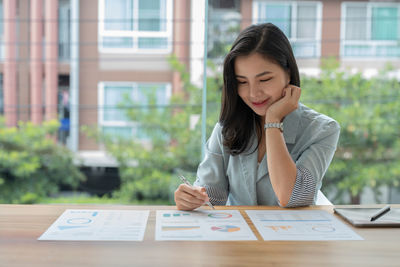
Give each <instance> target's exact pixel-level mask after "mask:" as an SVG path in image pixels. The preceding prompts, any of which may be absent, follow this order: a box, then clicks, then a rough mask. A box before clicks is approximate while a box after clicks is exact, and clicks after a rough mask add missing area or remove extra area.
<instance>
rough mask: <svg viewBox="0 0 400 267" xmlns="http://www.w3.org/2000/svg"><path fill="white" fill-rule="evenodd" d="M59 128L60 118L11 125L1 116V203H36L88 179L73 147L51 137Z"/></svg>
mask: <svg viewBox="0 0 400 267" xmlns="http://www.w3.org/2000/svg"><path fill="white" fill-rule="evenodd" d="M58 128H59V124H58V123H57V122H56V121H49V122H44V123H43V124H42V125H38V126H37V125H33V124H32V123H30V122H27V123H25V122H20V123H19V125H18V127H7V126H6V125H5V123H4V118H0V203H34V202H37V201H38V200H40V198H42V197H46V196H49V195H50V194H52V193H53V194H54V193H57V192H58V191H59V187H60V186H61V185H66V186H69V187H72V188H73V187H77V186H78V184H79V182H80V181H83V180H84V176H83V174H82V173H81V172H80V171H79V169H78V168H77V167H76V166H75V164H74V157H73V154H72V153H71V151H69V150H68V149H67V148H65V147H63V146H60V145H58V144H56V143H55V142H54V140H52V139H51V138H49V136H51V135H54V134H55V133H56V132H57V130H58Z"/></svg>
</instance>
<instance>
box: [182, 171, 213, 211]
mask: <svg viewBox="0 0 400 267" xmlns="http://www.w3.org/2000/svg"><path fill="white" fill-rule="evenodd" d="M179 178H180V179H181V180H182V182H183V183H184V184H186V185H188V186H190V187H193V186H192V185H191V184H190V183H189V181H188V180H187V179H186V178H185V177H184V176H183V175H182V174H179ZM206 204H207V205H208V206H209V207H210V208H212V209H213V210H215V208H214V206H213V205H212V204H211V203H210V201H206Z"/></svg>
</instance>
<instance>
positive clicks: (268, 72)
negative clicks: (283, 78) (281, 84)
mask: <svg viewBox="0 0 400 267" xmlns="http://www.w3.org/2000/svg"><path fill="white" fill-rule="evenodd" d="M270 73H272V72H270V71H263V72H261V73H259V74H257V75H256V77H260V76H263V75H265V74H270Z"/></svg>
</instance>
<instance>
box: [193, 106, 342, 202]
mask: <svg viewBox="0 0 400 267" xmlns="http://www.w3.org/2000/svg"><path fill="white" fill-rule="evenodd" d="M283 129H284V131H283V135H284V139H285V142H286V146H287V148H288V151H289V153H290V155H291V157H292V159H293V161H294V162H295V163H296V167H297V176H296V183H295V186H294V188H293V191H292V195H291V197H290V200H289V202H288V204H287V205H286V207H296V206H306V205H313V204H314V203H315V201H316V197H317V192H318V190H319V189H320V188H321V185H322V178H323V176H324V174H325V172H326V170H327V169H328V167H329V164H330V163H331V161H332V158H333V155H334V153H335V150H336V146H337V142H338V139H339V132H340V126H339V124H338V123H337V122H336V121H335V120H333V119H332V118H330V117H328V116H325V115H323V114H320V113H318V112H316V111H314V110H312V109H310V108H308V107H306V106H304V105H303V104H301V103H299V107H298V108H297V109H296V110H295V111H293V112H292V113H290V114H289V115H287V116H286V117H285V119H284V120H283ZM221 131H222V126H221V125H220V124H219V123H217V124H216V125H215V127H214V130H213V132H212V134H211V137H210V138H209V140H208V141H207V144H206V153H205V157H204V160H203V161H202V162H201V163H200V165H199V167H198V170H197V179H196V182H195V185H197V186H204V187H205V188H206V189H207V193H208V195H209V197H210V201H211V203H213V204H215V205H226V204H227V205H270V206H277V205H280V203H279V201H278V198H277V197H276V195H275V192H274V190H273V189H272V185H271V181H270V178H269V174H268V164H267V159H266V155H265V156H264V158H263V159H262V161H261V162H260V164H258V160H257V158H258V149H255V148H256V146H257V137H256V136H255V135H254V137H253V138H252V141H251V142H252V143H251V145H250V147H249V149H247V150H246V151H245V152H243V153H241V154H239V155H236V156H232V155H230V154H229V152H228V149H227V147H225V146H224V145H223V136H222V132H221Z"/></svg>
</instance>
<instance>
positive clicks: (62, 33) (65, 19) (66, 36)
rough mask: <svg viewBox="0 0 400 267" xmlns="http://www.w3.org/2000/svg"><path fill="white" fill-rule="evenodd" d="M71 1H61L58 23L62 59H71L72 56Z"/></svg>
mask: <svg viewBox="0 0 400 267" xmlns="http://www.w3.org/2000/svg"><path fill="white" fill-rule="evenodd" d="M69 6H70V3H69V0H61V1H60V2H59V24H58V57H59V58H60V60H69V56H70V51H69V48H70V25H71V22H70V20H69V18H70V8H69Z"/></svg>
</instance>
